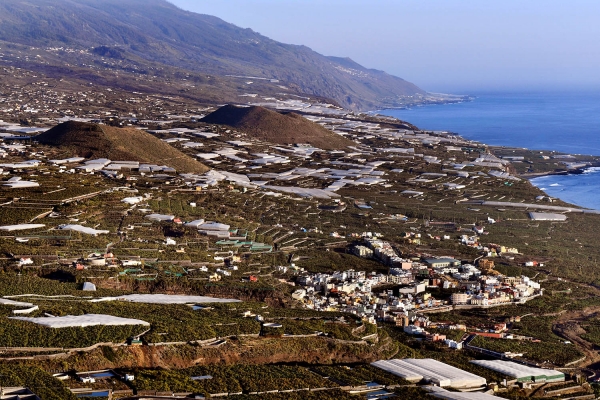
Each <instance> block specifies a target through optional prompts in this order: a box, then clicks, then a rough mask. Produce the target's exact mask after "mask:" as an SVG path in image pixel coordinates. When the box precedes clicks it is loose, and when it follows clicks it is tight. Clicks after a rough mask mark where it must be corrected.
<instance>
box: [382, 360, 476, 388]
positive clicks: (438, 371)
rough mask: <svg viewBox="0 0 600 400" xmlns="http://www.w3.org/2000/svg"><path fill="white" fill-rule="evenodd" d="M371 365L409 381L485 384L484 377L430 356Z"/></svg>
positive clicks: (458, 385)
mask: <svg viewBox="0 0 600 400" xmlns="http://www.w3.org/2000/svg"><path fill="white" fill-rule="evenodd" d="M371 365H373V366H374V367H377V368H380V369H383V370H384V371H387V372H390V373H392V374H394V375H396V376H400V377H402V378H404V379H406V380H408V381H411V382H418V381H420V380H422V379H423V380H425V381H427V382H430V383H433V384H434V385H437V386H440V387H451V388H454V389H471V388H478V387H481V386H484V385H485V384H486V380H485V378H482V377H480V376H477V375H475V374H472V373H470V372H466V371H463V370H461V369H458V368H456V367H453V366H451V365H448V364H444V363H443V362H440V361H437V360H433V359H431V358H425V359H415V358H405V359H403V360H399V359H395V360H381V361H376V362H374V363H371ZM419 378H420V379H419Z"/></svg>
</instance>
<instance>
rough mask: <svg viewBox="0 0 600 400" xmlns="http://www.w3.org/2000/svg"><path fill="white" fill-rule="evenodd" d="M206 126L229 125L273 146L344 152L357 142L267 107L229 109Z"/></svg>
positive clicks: (219, 112) (209, 117) (210, 118)
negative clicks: (305, 147) (305, 146)
mask: <svg viewBox="0 0 600 400" xmlns="http://www.w3.org/2000/svg"><path fill="white" fill-rule="evenodd" d="M201 121H202V122H206V123H209V124H218V125H227V126H230V127H232V128H235V129H237V130H239V131H242V132H244V133H246V134H248V135H249V136H251V137H253V138H255V139H259V140H263V141H266V142H270V143H277V144H298V143H309V144H311V145H313V146H315V147H318V148H320V149H325V150H335V149H344V148H345V147H347V146H352V145H355V144H356V143H354V142H353V141H351V140H349V139H346V138H344V137H342V136H340V135H338V134H335V133H333V132H331V131H329V130H327V129H325V128H323V127H322V126H321V125H319V124H316V123H314V122H311V121H309V120H307V119H306V118H304V117H302V116H300V115H298V114H295V113H286V114H280V113H278V112H276V111H272V110H268V109H266V108H264V107H236V106H233V105H226V106H223V107H221V108H219V109H218V110H216V111H214V112H212V113H210V114H209V115H207V116H206V117H204V118H203V119H202V120H201Z"/></svg>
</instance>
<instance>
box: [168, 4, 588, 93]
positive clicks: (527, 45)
mask: <svg viewBox="0 0 600 400" xmlns="http://www.w3.org/2000/svg"><path fill="white" fill-rule="evenodd" d="M170 1H171V2H172V3H174V4H176V5H177V6H179V7H181V8H184V9H187V10H190V11H195V12H199V13H203V14H210V15H215V16H217V17H220V18H222V19H224V20H226V21H228V22H231V23H234V24H236V25H238V26H241V27H244V28H252V29H253V30H255V31H257V32H259V33H261V34H263V35H265V36H268V37H270V38H272V39H275V40H278V41H281V42H285V43H293V44H304V45H307V46H309V47H311V48H312V49H313V50H315V51H318V52H319V53H322V54H325V55H334V56H348V57H350V58H352V59H354V60H355V61H357V62H359V63H360V64H362V65H364V66H366V67H369V68H376V69H382V70H385V71H386V72H389V73H391V74H394V75H397V76H400V77H402V78H404V79H406V80H409V81H411V82H413V83H415V84H417V85H419V86H420V87H422V88H423V89H426V90H428V91H440V92H441V91H446V92H468V91H474V90H486V89H509V90H513V89H529V88H531V89H539V88H544V87H550V88H561V89H562V88H569V87H581V86H587V87H589V86H594V87H598V88H600V21H599V18H600V1H598V0H568V1H567V0H499V1H496V0H170Z"/></svg>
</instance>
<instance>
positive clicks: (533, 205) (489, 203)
mask: <svg viewBox="0 0 600 400" xmlns="http://www.w3.org/2000/svg"><path fill="white" fill-rule="evenodd" d="M463 203H465V204H477V205H480V206H491V207H518V208H535V209H538V210H547V211H556V212H574V213H584V214H600V211H598V210H589V209H584V208H575V207H561V206H546V205H542V204H537V203H512V202H507V201H487V200H466V201H464V202H463Z"/></svg>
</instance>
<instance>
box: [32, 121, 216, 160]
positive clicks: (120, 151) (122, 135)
mask: <svg viewBox="0 0 600 400" xmlns="http://www.w3.org/2000/svg"><path fill="white" fill-rule="evenodd" d="M35 139H36V140H37V141H38V142H40V143H43V144H48V145H51V146H60V147H61V148H62V149H65V150H69V151H71V152H72V154H73V155H77V156H80V157H86V158H108V159H110V160H113V161H139V162H143V163H149V164H157V165H167V166H169V167H172V168H175V169H176V170H177V171H182V172H205V171H207V170H208V167H206V166H205V165H204V164H202V163H200V162H198V161H196V160H194V159H193V158H192V157H190V156H188V155H186V154H184V153H182V152H181V151H179V150H177V149H175V148H173V147H171V146H170V145H168V144H167V143H165V142H163V141H162V140H160V139H157V138H155V137H154V136H152V135H150V134H149V133H147V132H144V131H141V130H139V129H133V128H114V127H110V126H105V125H97V124H88V123H82V122H65V123H63V124H60V125H57V126H55V127H54V128H52V129H50V130H49V131H47V132H44V133H42V134H40V135H38V136H36V137H35Z"/></svg>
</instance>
